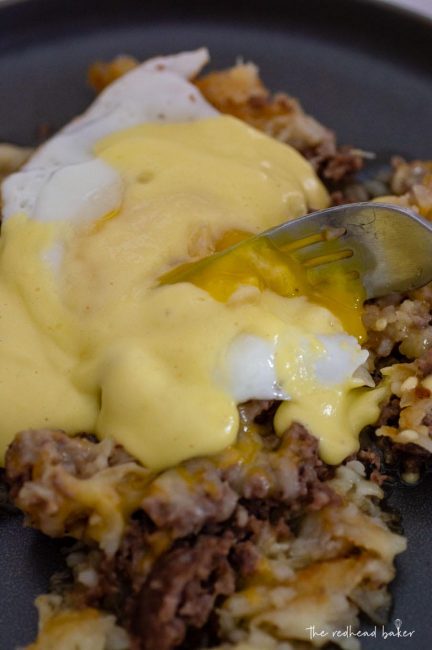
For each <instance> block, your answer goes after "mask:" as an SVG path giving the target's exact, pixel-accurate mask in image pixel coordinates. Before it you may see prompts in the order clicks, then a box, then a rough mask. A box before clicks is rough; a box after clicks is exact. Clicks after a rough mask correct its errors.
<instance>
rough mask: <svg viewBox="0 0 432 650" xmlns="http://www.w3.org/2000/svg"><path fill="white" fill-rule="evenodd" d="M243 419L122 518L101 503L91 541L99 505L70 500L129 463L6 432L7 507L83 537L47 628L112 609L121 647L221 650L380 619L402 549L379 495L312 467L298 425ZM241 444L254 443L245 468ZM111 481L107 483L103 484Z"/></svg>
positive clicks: (43, 436)
mask: <svg viewBox="0 0 432 650" xmlns="http://www.w3.org/2000/svg"><path fill="white" fill-rule="evenodd" d="M265 406H267V407H268V405H265ZM254 411H255V412H256V405H252V408H251V405H247V406H246V408H245V409H244V413H243V416H244V420H243V421H244V424H245V430H244V432H243V435H242V436H240V438H239V441H238V443H237V445H236V447H234V449H231V450H229V451H227V452H225V453H223V454H222V455H221V456H220V457H216V458H213V459H211V460H205V461H204V460H192V461H188V462H186V463H183V464H182V465H181V466H179V467H178V468H174V469H169V470H166V471H165V472H163V473H161V474H159V475H157V476H155V477H154V478H153V480H150V481H149V482H148V483H147V484H146V485H145V484H144V483H143V482H142V481H141V483H140V486H141V487H140V491H141V500H140V503H139V505H136V506H135V509H134V511H133V512H132V513H131V512H130V511H129V505H126V506H125V504H124V502H122V501H121V500H118V499H117V500H115V499H111V504H112V510H113V512H112V516H113V517H117V518H118V519H121V520H123V521H124V522H125V526H124V528H123V531H122V533H121V535H120V536H119V537H118V542H117V544H116V545H115V546H113V545H112V535H111V531H110V530H109V529H107V530H106V532H105V536H107V538H106V537H100V532H99V530H96V528H95V527H92V526H89V525H88V523H85V522H88V521H91V520H92V519H96V518H98V519H99V518H100V511H98V510H97V509H94V510H92V509H91V507H89V501H87V502H86V503H81V511H79V504H80V500H79V499H80V495H81V494H82V493H84V492H85V493H87V494H92V493H93V494H94V493H95V491H96V490H97V489H98V488H99V487H100V485H101V483H100V480H101V476H104V475H105V479H104V480H105V481H107V480H108V476H109V474H107V473H109V472H114V471H115V470H116V468H119V467H122V466H125V465H131V464H133V463H131V461H130V460H128V459H127V457H126V458H122V454H121V451H120V450H112V449H111V450H108V449H106V448H105V449H104V443H98V442H93V441H90V440H87V439H85V438H81V439H80V438H76V439H72V440H71V439H70V438H68V437H67V436H65V435H64V434H61V433H60V432H54V431H53V432H49V431H41V432H33V435H30V434H29V433H24V434H20V435H19V436H18V437H17V439H16V441H15V442H14V443H13V444H12V446H11V448H10V450H9V452H8V456H7V472H8V476H9V481H10V484H11V492H12V495H13V496H14V499H15V502H16V503H17V504H18V505H19V507H20V508H21V509H22V510H23V511H24V512H25V513H26V515H27V517H28V519H29V521H31V522H32V523H33V524H34V525H37V527H38V528H40V529H41V530H45V531H46V532H49V533H50V534H56V535H63V534H65V533H68V534H71V532H72V534H73V535H74V536H75V537H76V538H78V539H80V540H82V541H84V542H85V543H86V546H81V548H78V549H77V550H75V551H73V552H72V553H71V554H70V556H69V566H70V571H71V573H72V575H73V581H72V582H69V584H68V586H67V588H66V590H65V591H63V592H62V593H63V595H62V599H63V600H62V601H61V606H58V607H57V608H56V609H55V610H54V612H53V613H52V615H51V618H49V621H50V625H51V626H53V625H54V629H56V627H55V623H56V621H58V620H59V619H58V617H65V616H66V617H67V616H68V615H70V612H75V613H78V614H79V613H80V612H82V616H83V630H85V629H86V627H85V626H86V624H87V617H88V616H89V612H94V611H97V612H101V615H102V613H103V616H106V615H115V617H116V620H117V622H118V624H119V625H120V626H121V629H123V630H125V631H127V634H128V639H129V641H128V642H129V644H130V645H129V646H127V647H130V648H140V649H146V650H153V649H155V648H158V650H173V649H174V648H178V647H182V648H183V647H184V648H204V647H216V646H217V647H219V645H220V644H222V643H226V644H227V647H230V648H233V647H236V644H237V643H239V642H240V641H244V642H248V643H250V644H251V645H252V647H258V648H273V647H274V648H276V647H278V646H277V645H276V644H275V642H274V640H272V636H271V635H270V636H269V634H268V628H269V625H270V626H272V627H275V629H277V630H278V632H277V636H280V638H283V639H285V640H287V641H288V640H290V641H291V642H292V643H293V647H296V643H297V642H300V641H301V642H303V643H304V642H307V641H308V637H307V631H306V628H307V627H308V625H309V624H310V622H311V620H314V621H315V620H316V617H318V620H319V622H320V623H321V624H322V625H326V626H327V625H328V626H330V627H334V628H337V627H338V626H341V625H346V624H355V623H356V622H357V615H358V610H361V611H364V612H366V613H367V614H368V616H371V617H372V618H374V619H375V620H381V618H382V616H383V615H384V612H385V611H386V610H387V608H388V606H389V597H388V594H387V591H386V585H387V584H388V582H389V581H390V580H391V579H392V578H393V576H394V568H393V559H394V556H395V554H397V553H399V552H400V551H402V550H403V548H404V545H405V541H404V539H403V538H402V537H400V536H399V535H397V534H395V533H393V532H391V531H390V530H389V528H388V525H387V521H386V517H387V516H386V515H384V514H383V513H382V512H381V511H380V509H379V505H378V504H379V501H380V500H381V499H382V497H383V492H382V490H381V488H380V487H379V486H378V485H377V484H376V483H373V482H371V481H369V480H367V479H366V477H365V469H364V466H363V465H362V464H361V463H360V462H358V461H351V462H349V463H348V464H347V465H346V466H342V467H340V468H339V469H337V470H334V469H332V468H330V467H328V466H326V465H324V464H323V463H322V461H320V460H319V457H318V454H317V441H316V439H315V438H314V437H312V436H311V435H310V434H308V433H307V432H306V431H305V430H304V429H303V428H302V427H300V426H298V425H294V426H292V427H291V429H290V430H289V431H287V432H286V434H285V436H284V437H283V439H282V440H278V439H277V438H276V437H275V436H274V432H272V430H271V418H270V417H269V413H270V411H269V410H264V411H261V412H259V413H257V414H256V415H254V420H253V421H250V420H248V417H250V415H249V414H250V413H252V414H254ZM255 427H257V431H256V432H255V433H251V429H252V428H255ZM247 429H248V432H247V431H246V430H247ZM246 436H247V443H248V445H252V446H253V447H256V451H255V453H256V456H255V458H256V464H255V463H254V464H253V465H252V466H250V467H249V468H246V467H245V463H244V456H243V454H244V453H246V454H248V453H250V450H247V449H245V437H246ZM250 436H252V440H251V439H250ZM50 439H51V449H50V445H49V441H50ZM53 449H55V450H56V451H54V452H53V451H52V450H53ZM59 452H60V453H59ZM116 453H117V455H118V459H117V460H116V459H115V454H116ZM41 467H44V471H43V472H42V473H41V472H40V468H41ZM50 470H51V472H50ZM53 470H55V474H53ZM137 471H138V475H139V468H138V467H137ZM54 476H55V481H53V477H54ZM70 477H74V479H75V481H76V483H75V484H73V483H70V481H69V479H70ZM122 480H123V485H122V488H123V490H127V488H128V486H129V485H132V486H133V488H132V491H133V492H135V493H136V484H135V476H134V473H133V471H132V470H131V468H130V469H129V471H128V473H127V474H123V479H122ZM116 481H117V476H114V475H113V478H112V485H113V486H114V488H115V486H116ZM79 483H81V485H79V486H77V484H79ZM63 486H68V489H69V491H68V492H66V491H65V492H63ZM84 486H85V487H84ZM74 488H75V490H74ZM221 493H222V494H224V499H222V500H221V498H220V495H221ZM67 503H69V504H70V505H69V507H66V504H67ZM71 508H73V509H74V511H73V516H72V518H71ZM114 511H115V512H114ZM98 515H99V516H98ZM54 521H55V527H53V522H54ZM77 521H81V525H80V526H77V524H76V522H77ZM95 542H96V544H95ZM323 593H324V594H325V596H324V597H319V598H317V594H323ZM48 598H52V597H48ZM48 602H49V601H48ZM41 603H42V605H43V606H45V607H46V603H45V601H44V600H42V601H41ZM68 612H69V614H68ZM98 621H99V619H98ZM50 629H51V628H50V626H49V625H47V624H45V625H43V626H42V631H41V634H40V637H39V641H37V642H36V644H35V645H34V648H41V649H42V648H45V647H46V646H45V645H42V644H43V643H46V644H48V642H49V638H50V636H49V635H50V632H49V630H50ZM110 629H111V628H110ZM83 633H84V632H83ZM106 634H107V636H108V632H106ZM32 647H33V646H32ZM48 647H49V646H48ZM60 647H61V646H60ZM65 647H66V646H65ZM78 647H80V646H78Z"/></svg>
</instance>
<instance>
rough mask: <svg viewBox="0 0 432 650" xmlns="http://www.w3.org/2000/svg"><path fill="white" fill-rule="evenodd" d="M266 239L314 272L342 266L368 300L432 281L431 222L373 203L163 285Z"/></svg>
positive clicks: (273, 237)
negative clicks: (355, 280) (358, 281)
mask: <svg viewBox="0 0 432 650" xmlns="http://www.w3.org/2000/svg"><path fill="white" fill-rule="evenodd" d="M262 238H266V239H267V240H268V241H269V242H271V243H272V244H273V246H275V247H276V248H277V249H279V250H281V251H283V252H287V253H288V254H289V255H291V256H292V257H294V258H295V259H297V260H298V261H299V262H300V263H301V264H302V265H303V266H305V267H307V268H309V269H311V270H313V269H317V270H321V269H323V268H324V267H326V266H327V267H330V265H332V268H334V266H333V265H338V266H339V268H340V269H341V270H343V271H344V272H346V273H349V274H356V275H357V276H358V277H360V279H361V281H362V284H363V287H364V290H365V293H366V297H367V298H377V297H379V296H383V295H386V294H389V293H392V292H393V291H399V292H405V291H409V290H412V289H416V288H418V287H421V286H423V285H425V284H426V283H427V282H429V281H431V280H432V224H431V223H429V222H427V221H426V220H424V219H422V218H421V217H419V216H418V215H417V214H415V213H414V212H412V211H411V210H408V209H406V208H402V207H399V206H395V205H390V204H385V203H372V202H368V203H352V204H350V205H341V206H337V207H333V208H328V209H327V210H320V211H318V212H313V213H311V214H308V215H306V216H305V217H300V218H299V219H294V220H293V221H287V222H285V223H283V224H281V225H280V226H276V227H275V228H271V229H270V230H266V231H265V232H263V233H261V234H259V235H255V236H254V237H252V238H247V239H245V240H243V241H242V242H240V243H238V244H235V245H234V246H231V247H230V248H227V249H225V250H223V251H221V252H219V253H215V254H213V255H210V256H209V257H206V258H203V259H201V260H199V261H197V262H195V263H192V264H190V265H187V268H186V269H179V271H178V272H177V273H176V271H175V270H174V271H173V272H170V273H169V274H167V275H166V276H164V278H162V282H164V283H165V282H168V283H173V282H187V281H188V276H190V275H191V273H195V272H196V271H197V270H199V269H201V268H204V266H207V265H209V264H212V263H213V262H214V261H215V260H216V259H219V258H220V257H222V256H225V255H230V253H232V252H233V251H235V250H236V249H238V247H240V246H244V245H245V244H246V243H249V244H250V243H251V242H252V241H253V240H260V239H262Z"/></svg>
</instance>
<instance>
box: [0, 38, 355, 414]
mask: <svg viewBox="0 0 432 650" xmlns="http://www.w3.org/2000/svg"><path fill="white" fill-rule="evenodd" d="M208 59H209V55H208V52H207V50H206V49H205V48H201V49H198V50H195V51H193V52H185V53H181V54H178V55H175V56H168V57H157V58H154V59H150V60H149V61H147V62H145V63H143V64H142V65H140V66H138V67H137V68H136V69H134V70H132V71H131V72H129V73H128V74H126V75H125V76H123V77H121V78H120V79H118V80H117V81H115V82H114V83H112V84H111V85H109V86H108V87H107V88H106V89H105V90H104V92H102V93H101V94H100V95H99V97H97V99H96V100H95V101H94V103H93V104H92V105H91V106H90V108H89V109H88V110H87V111H86V112H85V113H83V114H82V115H81V116H79V117H77V118H76V119H75V120H74V121H73V122H71V123H70V124H68V125H67V126H66V127H65V128H63V129H62V130H61V131H60V132H59V133H58V134H57V135H55V136H54V137H52V138H51V139H50V140H49V141H48V142H47V143H46V144H44V145H43V146H42V147H40V148H39V149H38V150H37V151H36V153H35V154H34V155H33V157H32V158H31V159H30V160H29V162H28V163H27V164H26V165H24V167H23V168H22V169H21V171H19V172H18V173H15V174H13V175H11V176H9V177H8V178H7V179H6V180H5V181H4V182H3V186H2V198H3V219H4V220H8V219H9V218H11V217H12V216H13V215H16V214H17V213H24V214H26V215H27V216H28V217H29V218H30V219H35V220H39V221H67V222H71V223H73V222H75V221H89V222H92V221H95V220H97V219H99V218H101V217H103V216H104V215H105V214H107V213H109V212H111V211H114V210H117V209H118V208H119V207H120V205H121V203H122V197H123V181H122V178H121V176H120V175H119V173H118V172H117V171H115V170H114V169H113V168H111V167H110V166H109V165H108V164H106V163H105V162H103V161H102V160H101V159H99V158H97V157H96V156H95V155H94V154H93V149H94V146H95V144H96V143H97V141H98V140H99V139H101V138H102V137H104V136H107V135H109V134H112V133H115V132H117V131H119V130H123V129H126V128H128V127H132V126H136V125H138V124H142V123H145V122H166V123H169V122H188V121H194V120H199V119H202V118H208V117H211V116H215V115H217V114H218V112H217V111H216V110H215V109H214V108H213V107H212V106H211V105H210V104H209V103H208V102H207V101H206V100H205V99H204V97H203V96H202V95H201V94H200V92H199V91H198V90H197V88H196V87H195V86H194V85H193V84H191V83H190V82H189V81H188V80H189V79H190V78H192V77H194V76H195V75H197V74H198V72H199V71H200V70H201V69H202V67H203V66H204V65H205V64H206V63H207V61H208ZM62 255H63V252H62V242H61V241H57V242H56V243H55V245H54V246H53V247H52V248H51V249H50V250H47V251H45V253H44V260H45V261H46V263H47V264H48V265H49V266H50V268H51V270H52V272H53V274H55V273H56V272H57V270H58V269H59V267H60V265H61V261H62ZM317 335H318V337H317V340H318V341H319V343H320V344H321V348H320V349H321V353H319V354H318V353H317V354H316V355H315V357H314V358H313V359H311V357H310V356H308V363H309V364H312V365H313V369H312V370H313V373H314V375H315V376H316V378H317V380H318V381H319V382H320V383H321V384H323V385H328V386H331V385H334V384H335V383H343V382H344V381H346V380H347V379H348V378H350V377H351V376H352V375H353V373H354V372H355V371H356V369H357V368H358V367H359V366H360V365H361V364H363V363H364V362H365V360H366V358H367V353H366V352H364V351H362V350H361V348H360V346H359V345H358V343H357V342H356V341H355V339H353V338H352V337H349V336H347V335H344V334H337V335H326V336H320V333H319V332H317ZM277 353H278V343H277V341H273V342H269V341H267V340H264V339H262V338H260V337H257V336H252V335H250V334H247V333H245V334H243V335H241V336H239V337H237V338H236V339H235V340H234V341H232V343H231V345H230V347H229V348H228V349H227V350H223V351H221V358H222V359H223V361H222V362H221V366H220V367H219V368H217V369H215V377H216V380H217V381H219V382H221V383H222V384H223V385H224V387H225V388H226V390H228V391H229V392H230V394H231V395H232V398H233V399H234V400H235V402H236V403H241V402H246V401H247V400H249V399H278V400H289V399H290V395H289V394H288V393H287V392H286V391H283V390H282V389H281V388H280V383H279V380H278V376H277V371H276V366H275V356H276V355H277ZM312 356H313V355H312ZM309 370H310V368H309Z"/></svg>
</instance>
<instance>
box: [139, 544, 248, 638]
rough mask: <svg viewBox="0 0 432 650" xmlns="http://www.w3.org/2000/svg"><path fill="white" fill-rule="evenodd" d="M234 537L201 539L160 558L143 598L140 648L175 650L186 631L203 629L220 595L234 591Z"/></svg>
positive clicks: (140, 611) (140, 605) (140, 603)
mask: <svg viewBox="0 0 432 650" xmlns="http://www.w3.org/2000/svg"><path fill="white" fill-rule="evenodd" d="M233 542H234V538H233V536H232V535H229V534H228V535H225V536H223V537H220V538H215V537H209V536H206V535H202V536H201V537H199V538H198V540H197V541H196V543H195V544H192V545H186V544H184V545H182V546H180V547H179V548H174V549H173V550H172V551H170V552H169V553H167V554H165V555H164V556H163V557H162V558H161V559H160V560H158V561H157V562H156V564H155V566H154V568H153V570H152V572H151V573H150V575H149V577H148V580H147V581H146V583H145V584H144V585H143V587H142V589H141V592H140V594H139V596H138V601H137V610H136V615H135V621H134V623H135V624H134V630H135V632H136V633H137V635H138V636H139V638H140V642H141V650H155V649H156V648H158V650H172V648H175V647H177V646H178V645H180V644H181V642H182V641H183V639H184V637H185V635H186V630H187V628H188V627H189V626H190V627H194V628H201V627H202V626H203V625H204V624H205V623H206V621H207V619H208V617H209V615H210V613H211V611H212V610H213V607H214V605H215V602H216V600H217V598H218V596H228V595H229V594H231V593H233V591H234V588H235V576H234V571H233V568H232V567H231V566H230V564H229V562H228V559H227V556H228V554H229V552H230V550H231V548H232V545H233Z"/></svg>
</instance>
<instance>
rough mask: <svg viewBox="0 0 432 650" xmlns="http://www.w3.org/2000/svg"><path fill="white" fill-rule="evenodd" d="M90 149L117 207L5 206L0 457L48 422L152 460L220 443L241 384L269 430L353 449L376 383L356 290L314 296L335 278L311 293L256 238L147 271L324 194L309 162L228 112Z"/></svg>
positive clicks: (304, 280)
mask: <svg viewBox="0 0 432 650" xmlns="http://www.w3.org/2000/svg"><path fill="white" fill-rule="evenodd" d="M93 155H94V158H95V160H100V161H102V162H103V163H104V164H105V165H107V166H109V168H110V169H111V170H114V171H115V173H116V174H117V176H118V178H119V179H120V181H121V184H120V186H121V188H122V191H121V194H120V199H119V201H118V205H116V207H115V209H113V210H110V211H109V212H108V213H106V212H104V211H103V210H102V212H101V213H100V214H98V217H97V218H96V219H95V218H94V214H95V210H96V212H97V209H96V208H97V201H98V197H97V196H96V197H95V196H92V197H90V198H89V201H91V203H92V206H91V211H90V212H91V215H92V218H89V219H86V218H85V215H84V217H81V218H80V219H76V220H58V221H56V220H53V219H51V220H50V221H43V220H40V221H38V220H33V219H30V218H29V216H28V215H26V214H25V213H19V214H16V215H14V216H12V217H11V218H9V219H8V220H7V222H6V223H5V224H4V226H3V229H2V236H1V240H0V304H1V308H0V408H1V413H2V418H1V420H0V452H1V455H3V454H4V452H5V450H6V448H7V445H8V444H9V443H10V442H11V440H12V438H13V436H14V435H15V433H16V432H18V431H20V430H23V429H27V428H41V427H55V428H60V429H63V430H65V431H66V432H68V433H71V434H73V433H77V432H82V431H86V432H89V433H95V434H96V435H98V436H99V437H101V438H103V437H111V438H114V439H115V440H116V441H118V442H119V443H120V444H122V445H124V447H125V448H126V449H127V451H129V452H130V453H131V454H132V455H134V456H135V457H136V458H138V459H139V460H140V461H141V462H142V463H143V464H144V465H145V466H148V467H150V468H153V469H160V468H164V467H167V466H170V465H173V464H176V463H178V462H180V461H182V460H184V459H187V458H190V457H193V456H198V455H203V454H214V453H217V452H219V451H221V450H222V449H223V448H225V447H227V446H229V445H231V444H233V443H234V441H235V439H236V435H237V431H238V427H239V421H238V412H237V404H238V403H239V402H240V401H244V400H245V399H253V398H256V399H268V398H274V399H278V400H280V401H281V406H280V407H279V410H278V411H277V414H276V419H275V426H276V428H277V431H278V432H282V431H283V430H284V429H285V428H286V427H287V426H289V424H290V422H292V421H298V422H301V423H303V424H304V425H305V426H307V427H309V429H310V431H311V432H312V433H313V434H314V435H316V436H318V437H319V438H320V449H321V453H322V456H323V457H324V459H325V460H327V461H328V462H331V463H337V462H339V461H341V460H342V459H343V458H344V457H345V456H347V455H348V454H350V453H352V451H354V450H355V449H356V447H357V444H358V443H357V436H358V433H359V431H360V429H361V428H362V427H363V426H364V425H366V424H368V423H371V422H373V421H374V420H375V419H376V418H377V415H378V404H379V401H380V399H382V397H383V395H382V390H381V389H380V391H381V392H380V391H377V390H373V389H370V388H367V387H365V386H364V381H363V380H362V379H361V378H360V377H358V376H356V374H355V371H356V369H357V367H358V366H359V365H361V364H362V363H363V362H364V360H365V358H366V356H367V355H366V353H365V352H363V351H362V350H361V349H360V346H359V344H358V342H357V340H356V338H354V337H353V336H350V334H353V335H354V336H355V337H359V336H361V328H360V327H357V325H356V326H352V327H351V326H350V324H349V323H350V322H351V324H352V323H358V322H359V320H358V314H359V304H360V303H361V296H359V295H357V294H356V293H355V291H354V292H352V294H350V293H349V292H348V294H347V291H346V286H345V285H344V286H343V287H342V288H341V287H339V289H340V295H341V296H342V295H343V299H341V300H334V299H332V300H330V294H332V295H333V298H334V296H335V289H334V287H335V286H336V284H337V282H338V280H337V279H336V281H335V282H336V284H334V285H333V287H332V288H331V291H327V293H326V291H324V290H322V288H321V289H319V288H317V287H316V286H312V285H311V284H310V281H309V280H310V279H308V276H307V274H306V275H305V273H304V270H303V269H301V268H300V267H299V265H298V264H296V263H295V262H294V260H293V259H292V258H290V256H289V255H285V254H284V255H282V254H281V253H280V252H278V251H276V250H274V249H272V248H271V247H270V246H268V245H265V244H264V245H262V246H261V248H253V247H252V248H249V249H247V247H246V249H245V250H244V251H243V253H242V254H241V255H238V256H236V255H234V256H232V257H231V258H228V257H227V258H225V259H227V260H228V261H227V262H225V263H224V264H225V265H226V266H225V267H223V268H212V267H208V270H207V272H205V273H204V274H202V275H201V276H199V277H198V276H197V277H194V278H190V279H189V280H188V281H182V282H162V283H161V282H160V278H161V277H162V276H164V275H165V276H166V277H168V278H169V273H171V272H173V270H174V269H178V268H179V267H184V265H187V264H190V263H191V262H193V261H195V260H197V259H200V258H202V257H205V256H208V255H210V254H212V253H213V252H215V251H217V250H221V249H223V248H225V247H226V246H229V245H232V244H233V243H235V241H239V240H240V239H241V238H242V237H244V236H245V235H250V234H257V233H259V232H262V231H263V230H266V229H268V228H270V227H272V226H275V225H277V224H279V223H281V222H283V221H286V220H287V219H294V218H296V217H299V216H301V215H303V214H305V213H306V212H308V211H309V210H311V209H319V208H324V207H326V206H327V205H328V196H327V193H326V191H325V189H324V188H323V186H322V185H321V183H320V181H319V180H318V178H317V177H316V176H315V174H314V172H313V170H312V168H311V167H310V165H309V164H308V163H307V162H306V161H305V160H304V159H303V158H302V157H301V156H300V155H299V154H298V153H297V152H296V151H294V150H293V149H291V148H290V147H288V146H285V145H283V144H280V143H278V142H276V141H274V140H272V139H270V138H268V137H267V136H265V135H263V134H261V133H258V132H257V131H255V130H254V129H252V128H250V127H248V126H246V125H244V124H243V123H241V122H240V121H238V120H236V119H234V118H231V117H227V116H223V117H222V116H221V117H214V118H209V119H204V120H200V121H196V122H193V123H186V124H185V123H183V124H163V125H162V124H145V125H142V126H138V127H134V128H131V129H128V130H124V131H121V132H118V133H115V134H114V135H111V136H108V137H106V138H104V139H102V140H101V141H99V142H98V144H97V146H96V148H95V150H94V152H93ZM102 204H103V201H101V205H102ZM95 206H96V207H95ZM54 208H55V206H54ZM41 209H42V208H39V211H40V210H41ZM49 209H50V214H52V213H53V206H50V208H49ZM239 250H240V249H239ZM166 274H168V275H166ZM336 294H337V291H336ZM350 298H352V302H351V303H350ZM338 304H339V305H340V309H339V308H338ZM347 314H350V316H349V318H348V317H347ZM352 314H354V316H352ZM351 317H352V319H351V321H350V318H351ZM365 355H366V356H365Z"/></svg>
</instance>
